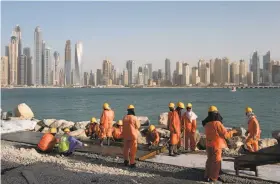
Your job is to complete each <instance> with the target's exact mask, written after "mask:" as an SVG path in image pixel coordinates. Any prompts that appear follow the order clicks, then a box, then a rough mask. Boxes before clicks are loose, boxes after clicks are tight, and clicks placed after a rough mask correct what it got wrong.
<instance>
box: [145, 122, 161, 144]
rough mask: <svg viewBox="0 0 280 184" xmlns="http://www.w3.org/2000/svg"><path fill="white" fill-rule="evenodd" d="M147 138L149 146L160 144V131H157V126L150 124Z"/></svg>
mask: <svg viewBox="0 0 280 184" xmlns="http://www.w3.org/2000/svg"><path fill="white" fill-rule="evenodd" d="M146 140H147V142H148V145H149V146H158V144H159V133H158V132H157V130H156V127H155V126H154V125H150V127H149V129H148V133H147V136H146Z"/></svg>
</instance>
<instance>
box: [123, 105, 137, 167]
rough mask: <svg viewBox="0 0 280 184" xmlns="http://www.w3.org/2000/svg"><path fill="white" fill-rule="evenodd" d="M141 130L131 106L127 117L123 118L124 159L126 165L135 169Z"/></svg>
mask: <svg viewBox="0 0 280 184" xmlns="http://www.w3.org/2000/svg"><path fill="white" fill-rule="evenodd" d="M139 128H140V122H139V121H138V119H137V117H136V116H135V111H134V106H133V105H129V106H128V108H127V115H126V116H124V118H123V139H124V148H123V157H124V165H125V166H128V165H129V164H130V167H132V168H133V167H135V166H136V164H135V157H136V152H137V137H138V129H139Z"/></svg>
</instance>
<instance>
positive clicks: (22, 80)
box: [18, 54, 28, 85]
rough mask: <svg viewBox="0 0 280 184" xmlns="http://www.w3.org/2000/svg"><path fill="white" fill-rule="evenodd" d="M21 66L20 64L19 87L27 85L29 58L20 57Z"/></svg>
mask: <svg viewBox="0 0 280 184" xmlns="http://www.w3.org/2000/svg"><path fill="white" fill-rule="evenodd" d="M19 61H20V64H19V74H20V76H19V78H18V79H19V81H18V84H19V85H27V74H28V70H27V62H28V61H27V56H26V55H24V54H22V55H21V56H20V60H19Z"/></svg>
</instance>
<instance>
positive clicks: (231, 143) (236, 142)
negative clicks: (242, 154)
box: [226, 136, 244, 149]
mask: <svg viewBox="0 0 280 184" xmlns="http://www.w3.org/2000/svg"><path fill="white" fill-rule="evenodd" d="M226 142H227V145H228V147H229V148H230V149H237V148H240V147H241V146H242V145H243V142H244V140H243V139H242V137H240V136H234V137H232V138H230V139H227V140H226Z"/></svg>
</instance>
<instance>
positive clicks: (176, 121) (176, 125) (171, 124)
mask: <svg viewBox="0 0 280 184" xmlns="http://www.w3.org/2000/svg"><path fill="white" fill-rule="evenodd" d="M168 107H169V112H168V121H167V126H168V129H169V131H170V144H169V156H176V155H177V154H178V151H177V146H178V143H179V139H180V133H181V124H180V117H179V114H178V112H177V111H175V104H174V103H169V106H168Z"/></svg>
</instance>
